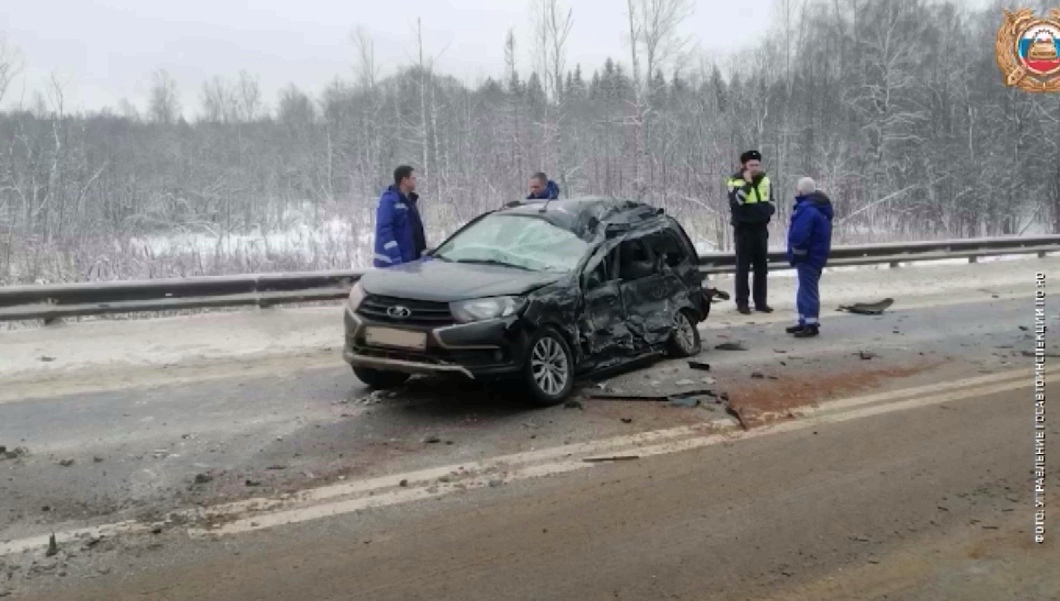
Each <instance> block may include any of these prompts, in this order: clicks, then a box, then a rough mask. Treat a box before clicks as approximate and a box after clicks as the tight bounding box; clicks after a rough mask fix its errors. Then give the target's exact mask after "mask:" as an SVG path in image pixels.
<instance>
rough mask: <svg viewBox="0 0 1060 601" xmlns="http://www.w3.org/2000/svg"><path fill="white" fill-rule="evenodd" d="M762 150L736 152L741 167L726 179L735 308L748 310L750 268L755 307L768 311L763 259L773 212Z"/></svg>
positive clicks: (765, 270)
mask: <svg viewBox="0 0 1060 601" xmlns="http://www.w3.org/2000/svg"><path fill="white" fill-rule="evenodd" d="M761 161H762V154H761V153H760V152H758V151H757V150H748V151H747V152H745V153H743V154H742V155H740V165H741V166H742V169H741V170H740V171H739V172H737V173H736V174H734V175H733V176H732V177H730V178H729V179H728V180H727V181H726V188H727V189H728V192H729V210H731V211H732V225H733V239H734V241H735V246H736V309H737V310H738V311H739V312H740V313H744V314H749V313H750V312H751V308H750V304H749V303H748V298H747V297H748V296H750V290H748V286H747V279H748V275H749V272H750V270H751V268H754V272H755V275H754V303H755V310H756V311H761V312H763V313H772V312H773V309H772V307H770V306H769V304H768V303H767V302H766V296H767V295H766V274H767V272H768V267H767V264H766V261H767V259H768V253H769V220H770V219H771V218H772V217H773V213H775V212H776V207H774V205H773V198H772V195H771V194H770V190H769V188H770V181H769V176H767V175H766V173H765V172H764V171H762V170H761V164H762V163H761Z"/></svg>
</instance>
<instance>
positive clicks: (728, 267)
mask: <svg viewBox="0 0 1060 601" xmlns="http://www.w3.org/2000/svg"><path fill="white" fill-rule="evenodd" d="M1051 252H1060V236H1032V237H1009V238H978V239H964V240H941V241H932V242H905V243H903V242H897V243H888V244H872V245H851V246H835V247H833V248H832V251H831V254H830V256H829V260H828V265H829V266H830V267H840V266H851V265H873V264H884V263H887V264H890V265H891V266H892V267H897V266H898V265H899V264H901V263H909V262H914V261H937V260H942V259H955V258H967V259H968V260H969V261H970V262H975V260H976V259H977V258H978V257H985V256H997V255H1016V254H1037V255H1039V256H1045V255H1046V254H1047V253H1051ZM769 263H770V265H771V267H770V268H771V269H773V270H783V269H791V267H790V266H789V265H788V263H787V259H786V257H785V254H784V253H783V252H771V253H769ZM700 270H701V271H703V272H704V273H707V274H722V273H733V272H734V271H735V270H736V257H735V255H733V254H731V253H707V254H703V255H700ZM362 273H363V272H362V271H354V270H349V271H321V272H310V273H288V274H283V273H277V274H261V275H236V276H212V277H198V278H184V279H159V280H140V281H119V282H92V283H75V284H48V285H28V286H6V287H0V321H18V320H37V319H42V320H44V321H46V322H47V321H52V320H57V319H61V318H63V317H77V316H87V315H103V314H109V313H137V312H158V311H172V310H178V309H201V308H212V307H213V308H216V307H233V306H241V305H257V306H259V307H267V306H271V305H279V304H287V303H299V302H310V301H328V300H338V299H342V298H345V297H346V296H347V295H348V294H349V291H350V287H351V286H353V283H354V282H356V281H357V280H358V279H360V277H361V274H362Z"/></svg>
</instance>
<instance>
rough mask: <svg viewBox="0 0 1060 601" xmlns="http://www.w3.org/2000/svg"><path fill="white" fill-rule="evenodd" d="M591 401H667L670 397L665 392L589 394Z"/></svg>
mask: <svg viewBox="0 0 1060 601" xmlns="http://www.w3.org/2000/svg"><path fill="white" fill-rule="evenodd" d="M585 398H586V399H588V400H591V401H665V400H667V399H668V398H670V397H669V396H668V395H665V394H614V393H612V394H588V395H586V396H585Z"/></svg>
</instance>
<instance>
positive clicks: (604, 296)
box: [578, 249, 631, 359]
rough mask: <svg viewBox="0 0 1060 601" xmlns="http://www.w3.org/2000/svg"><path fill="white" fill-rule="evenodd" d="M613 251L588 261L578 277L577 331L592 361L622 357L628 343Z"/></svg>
mask: <svg viewBox="0 0 1060 601" xmlns="http://www.w3.org/2000/svg"><path fill="white" fill-rule="evenodd" d="M616 250H617V249H610V250H604V251H601V252H599V253H598V254H597V255H596V256H594V257H593V258H592V259H590V260H589V262H588V264H587V265H586V267H585V271H584V272H583V277H582V287H583V290H584V291H585V296H584V299H585V304H584V310H583V311H582V314H581V315H580V316H579V320H578V327H579V329H580V331H581V333H582V340H581V342H582V345H583V348H584V350H585V353H586V355H589V356H592V357H593V358H594V359H606V358H607V357H608V356H613V355H617V354H625V352H624V350H623V349H628V347H629V346H630V342H631V336H630V332H629V329H628V328H627V327H626V323H625V321H626V314H625V311H624V310H623V307H622V295H621V291H620V289H619V280H618V265H617V263H618V253H617V252H616Z"/></svg>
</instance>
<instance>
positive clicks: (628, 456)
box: [582, 455, 640, 463]
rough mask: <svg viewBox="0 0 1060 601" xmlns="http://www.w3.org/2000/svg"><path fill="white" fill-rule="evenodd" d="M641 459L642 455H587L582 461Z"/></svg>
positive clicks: (598, 461) (600, 461)
mask: <svg viewBox="0 0 1060 601" xmlns="http://www.w3.org/2000/svg"><path fill="white" fill-rule="evenodd" d="M633 459H640V455H612V456H611V457H586V458H585V459H582V461H584V462H586V463H604V462H606V461H630V460H633Z"/></svg>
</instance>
